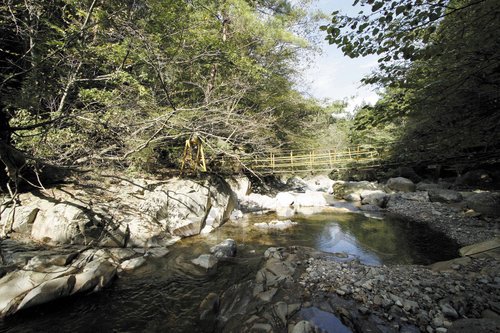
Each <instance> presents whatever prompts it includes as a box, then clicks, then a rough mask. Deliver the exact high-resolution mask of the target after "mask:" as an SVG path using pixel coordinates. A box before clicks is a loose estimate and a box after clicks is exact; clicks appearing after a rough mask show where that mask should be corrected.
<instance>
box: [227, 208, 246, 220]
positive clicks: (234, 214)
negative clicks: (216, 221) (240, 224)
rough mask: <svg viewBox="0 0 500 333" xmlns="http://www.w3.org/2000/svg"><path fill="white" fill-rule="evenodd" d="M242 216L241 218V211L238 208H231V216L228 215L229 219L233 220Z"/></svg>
mask: <svg viewBox="0 0 500 333" xmlns="http://www.w3.org/2000/svg"><path fill="white" fill-rule="evenodd" d="M242 218H243V212H242V211H241V210H239V209H235V210H233V212H232V213H231V216H229V219H231V220H233V221H237V220H241V219H242Z"/></svg>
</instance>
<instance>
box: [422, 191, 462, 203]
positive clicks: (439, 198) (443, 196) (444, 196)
mask: <svg viewBox="0 0 500 333" xmlns="http://www.w3.org/2000/svg"><path fill="white" fill-rule="evenodd" d="M428 193H429V200H430V201H431V202H443V203H452V202H460V201H462V200H463V197H462V195H461V194H460V193H459V192H457V191H453V190H443V189H434V190H429V192H428Z"/></svg>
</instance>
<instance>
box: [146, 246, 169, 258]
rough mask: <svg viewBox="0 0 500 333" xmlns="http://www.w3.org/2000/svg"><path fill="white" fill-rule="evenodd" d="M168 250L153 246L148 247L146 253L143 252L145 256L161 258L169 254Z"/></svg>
mask: <svg viewBox="0 0 500 333" xmlns="http://www.w3.org/2000/svg"><path fill="white" fill-rule="evenodd" d="M169 253H170V251H169V250H168V249H166V248H161V247H155V248H152V249H148V250H147V251H146V253H144V256H145V257H151V258H162V257H164V256H166V255H167V254H169Z"/></svg>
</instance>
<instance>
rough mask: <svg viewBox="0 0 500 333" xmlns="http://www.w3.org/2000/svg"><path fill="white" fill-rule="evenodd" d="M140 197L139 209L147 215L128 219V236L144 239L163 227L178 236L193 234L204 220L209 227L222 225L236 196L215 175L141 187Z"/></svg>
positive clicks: (160, 232)
mask: <svg viewBox="0 0 500 333" xmlns="http://www.w3.org/2000/svg"><path fill="white" fill-rule="evenodd" d="M144 199H145V200H144V201H143V202H142V203H141V205H140V211H141V212H142V213H143V214H145V215H147V216H148V217H149V218H150V219H149V221H144V222H143V220H144V219H142V220H139V221H138V220H134V221H133V222H134V223H129V224H130V232H131V240H133V239H134V238H135V237H138V238H140V237H142V239H143V241H144V239H145V238H147V239H150V238H152V237H155V236H160V235H162V234H164V233H165V231H166V230H167V231H168V232H169V233H170V234H172V235H174V236H180V237H187V236H192V235H197V234H199V233H200V232H201V230H202V229H203V227H204V226H205V224H206V225H209V226H211V227H212V228H216V227H218V226H220V225H222V224H223V223H224V222H225V221H226V220H227V219H229V216H230V214H231V212H232V210H233V209H234V207H235V206H236V196H235V195H234V194H233V192H232V191H231V189H230V188H229V186H228V185H227V184H226V183H225V182H224V181H223V180H222V179H218V178H214V179H211V180H210V181H200V182H195V181H193V180H189V179H179V178H172V179H170V180H168V181H167V183H166V184H162V185H159V186H157V187H156V188H155V189H154V190H153V191H145V193H144ZM141 222H142V225H141ZM148 229H149V230H148ZM144 235H146V236H144ZM160 244H161V243H160Z"/></svg>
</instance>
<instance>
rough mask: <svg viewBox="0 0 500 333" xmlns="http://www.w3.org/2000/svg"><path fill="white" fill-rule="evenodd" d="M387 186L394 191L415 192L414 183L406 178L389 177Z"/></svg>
mask: <svg viewBox="0 0 500 333" xmlns="http://www.w3.org/2000/svg"><path fill="white" fill-rule="evenodd" d="M387 187H388V188H389V189H391V190H393V191H396V192H415V190H416V186H415V184H414V183H413V182H412V181H411V180H410V179H408V178H403V177H396V178H389V180H388V181H387Z"/></svg>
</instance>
